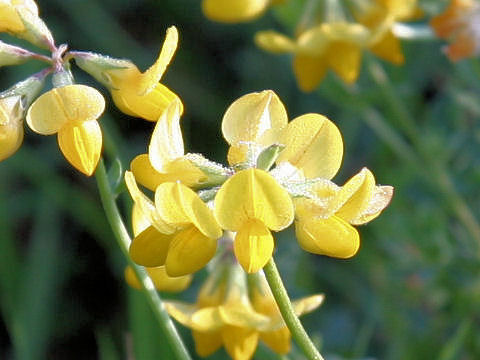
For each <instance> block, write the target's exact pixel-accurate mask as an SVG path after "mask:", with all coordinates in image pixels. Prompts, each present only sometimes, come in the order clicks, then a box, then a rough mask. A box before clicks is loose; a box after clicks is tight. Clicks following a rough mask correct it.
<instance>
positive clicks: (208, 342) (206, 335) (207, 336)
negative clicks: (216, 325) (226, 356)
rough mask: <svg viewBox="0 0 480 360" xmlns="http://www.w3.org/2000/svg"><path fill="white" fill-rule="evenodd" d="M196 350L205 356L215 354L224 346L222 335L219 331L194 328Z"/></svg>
mask: <svg viewBox="0 0 480 360" xmlns="http://www.w3.org/2000/svg"><path fill="white" fill-rule="evenodd" d="M192 335H193V341H194V342H195V351H196V352H197V354H198V355H200V356H202V357H205V356H209V355H211V354H213V353H214V352H215V351H217V350H218V349H220V348H221V347H222V336H221V334H220V332H219V331H196V330H192Z"/></svg>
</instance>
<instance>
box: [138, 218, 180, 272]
mask: <svg viewBox="0 0 480 360" xmlns="http://www.w3.org/2000/svg"><path fill="white" fill-rule="evenodd" d="M171 242H172V235H165V234H162V233H160V232H159V231H158V230H157V229H155V228H154V227H153V226H149V227H148V228H146V229H145V230H143V231H142V232H141V233H140V234H138V235H137V236H135V238H134V239H133V241H132V243H131V244H130V256H131V258H132V260H133V261H135V262H136V263H137V264H139V265H142V266H148V267H153V266H161V265H163V264H165V259H166V258H167V253H168V249H169V246H170V243H171Z"/></svg>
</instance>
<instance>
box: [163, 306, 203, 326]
mask: <svg viewBox="0 0 480 360" xmlns="http://www.w3.org/2000/svg"><path fill="white" fill-rule="evenodd" d="M163 303H164V305H165V309H166V310H167V311H168V313H169V314H170V316H171V317H173V318H174V319H175V320H177V321H178V322H179V323H180V324H182V325H184V326H187V327H189V328H192V316H193V314H195V312H196V311H197V310H198V309H197V306H196V305H190V304H185V303H183V302H180V301H164V302H163Z"/></svg>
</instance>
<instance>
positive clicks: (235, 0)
mask: <svg viewBox="0 0 480 360" xmlns="http://www.w3.org/2000/svg"><path fill="white" fill-rule="evenodd" d="M283 1H284V0H230V1H223V0H203V1H202V10H203V13H204V14H205V16H206V17H207V18H209V19H210V20H213V21H218V22H223V23H238V22H246V21H251V20H254V19H256V18H258V17H260V16H262V15H263V14H264V13H265V11H266V10H267V9H268V8H269V7H270V6H271V5H273V4H275V3H281V2H283Z"/></svg>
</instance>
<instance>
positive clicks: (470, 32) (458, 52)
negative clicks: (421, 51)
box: [430, 0, 480, 61]
mask: <svg viewBox="0 0 480 360" xmlns="http://www.w3.org/2000/svg"><path fill="white" fill-rule="evenodd" d="M430 25H431V26H432V28H433V30H434V31H435V33H436V34H437V36H438V37H440V38H443V39H447V40H448V41H449V42H450V45H447V46H446V47H445V48H444V51H445V53H446V55H447V56H448V58H449V59H450V60H452V61H459V60H461V59H464V58H468V57H471V56H475V55H478V54H480V4H479V3H478V2H477V1H474V0H452V1H451V2H450V4H449V5H448V7H447V8H446V9H445V11H444V12H443V13H442V14H440V15H437V16H435V17H433V18H432V20H431V21H430Z"/></svg>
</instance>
